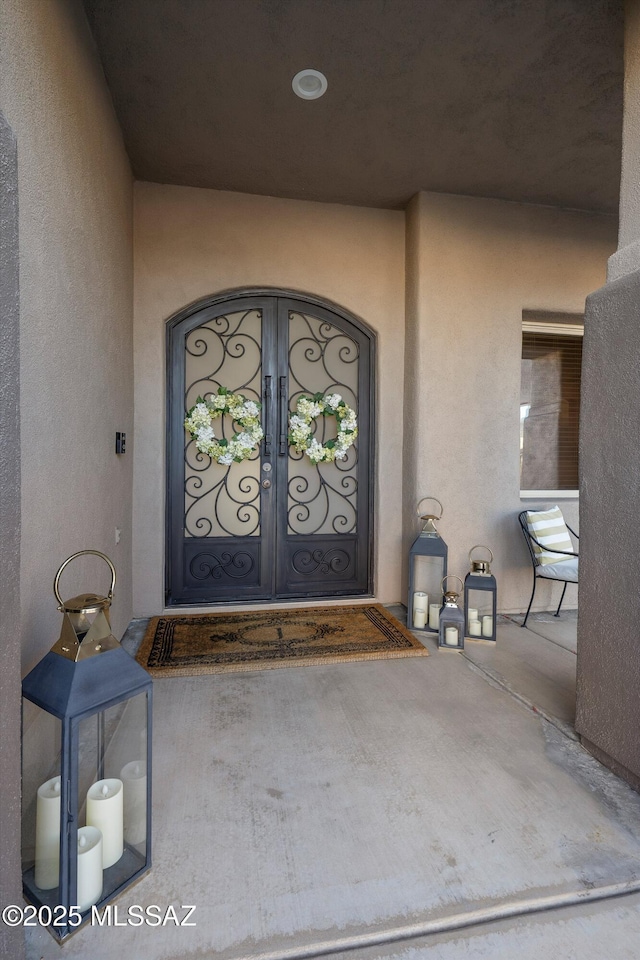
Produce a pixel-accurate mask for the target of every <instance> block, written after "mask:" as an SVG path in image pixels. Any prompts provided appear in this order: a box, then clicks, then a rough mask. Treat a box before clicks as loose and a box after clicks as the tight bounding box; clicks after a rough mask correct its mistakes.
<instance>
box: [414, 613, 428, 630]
mask: <svg viewBox="0 0 640 960" xmlns="http://www.w3.org/2000/svg"><path fill="white" fill-rule="evenodd" d="M426 622H427V611H426V610H414V611H413V625H414V627H416V628H417V629H418V630H422V629H423V628H424V626H425V625H426Z"/></svg>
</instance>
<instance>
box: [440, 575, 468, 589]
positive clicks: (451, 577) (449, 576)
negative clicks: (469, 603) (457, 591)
mask: <svg viewBox="0 0 640 960" xmlns="http://www.w3.org/2000/svg"><path fill="white" fill-rule="evenodd" d="M447 580H457V581H458V583H459V584H460V586H461V588H462V589H463V590H464V583H463V582H462V580H461V579H460V577H456V575H455V573H450V574H448V575H447V576H446V577H443V578H442V583H441V584H440V586H441V587H442V592H443V593H447V589H446V587H445V583H446V582H447Z"/></svg>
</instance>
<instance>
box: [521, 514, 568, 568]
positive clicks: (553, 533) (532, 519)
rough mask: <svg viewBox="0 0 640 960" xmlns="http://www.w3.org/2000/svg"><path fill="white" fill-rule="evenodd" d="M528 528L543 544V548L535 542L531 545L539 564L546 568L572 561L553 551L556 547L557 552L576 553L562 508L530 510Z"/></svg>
mask: <svg viewBox="0 0 640 960" xmlns="http://www.w3.org/2000/svg"><path fill="white" fill-rule="evenodd" d="M527 527H528V528H529V533H530V534H531V535H532V536H534V537H535V538H536V540H539V541H540V543H541V544H543V546H539V544H537V543H533V542H532V544H531V546H532V547H533V551H534V553H535V555H536V559H537V561H538V563H540V564H542V565H543V566H544V565H545V564H548V563H559V562H561V561H562V560H571V559H572V558H571V557H566V556H563V555H562V554H561V553H554V552H553V550H552V548H553V547H555V548H556V550H570V551H572V552H574V553H575V547H574V546H573V543H572V542H571V537H570V536H569V531H568V530H567V525H566V523H565V522H564V517H563V516H562V511H561V510H560V507H550V508H549V510H536V511H533V510H528V511H527Z"/></svg>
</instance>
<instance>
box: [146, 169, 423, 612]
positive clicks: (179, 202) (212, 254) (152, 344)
mask: <svg viewBox="0 0 640 960" xmlns="http://www.w3.org/2000/svg"><path fill="white" fill-rule="evenodd" d="M134 248H135V295H134V303H135V307H134V315H135V337H134V340H135V380H136V396H135V431H136V457H135V480H134V525H135V529H134V569H135V593H134V598H135V599H134V607H135V612H136V614H137V615H144V614H153V613H158V612H159V611H160V610H161V609H162V608H163V602H164V597H163V587H164V580H163V576H164V574H163V569H164V535H165V527H164V496H165V464H164V408H165V381H164V368H165V322H166V320H167V319H168V318H169V317H170V316H171V315H172V314H174V313H175V312H176V311H178V310H179V309H180V308H181V307H184V306H185V305H186V304H188V303H190V302H192V301H194V300H197V299H199V298H201V297H204V296H205V295H207V294H212V293H217V292H219V291H223V290H227V289H232V288H238V287H245V286H266V287H282V288H288V289H293V290H296V291H299V292H301V293H310V294H315V295H317V296H320V297H325V298H327V299H329V300H332V301H333V302H334V303H337V304H339V305H341V306H343V307H345V308H347V309H348V310H350V311H351V312H352V313H354V314H356V315H357V316H359V317H361V318H362V319H363V320H364V321H365V322H366V323H368V324H369V325H370V326H371V327H373V329H374V330H376V331H377V334H378V392H379V396H381V397H382V398H383V402H382V403H380V404H379V405H378V409H379V415H378V449H379V458H378V477H377V484H376V503H377V511H376V564H375V565H376V570H375V575H376V593H377V596H378V597H379V598H380V599H381V600H383V601H386V600H396V599H397V598H398V597H399V595H400V576H401V567H402V537H401V520H402V514H401V502H400V501H401V498H400V490H401V475H402V473H401V469H402V468H401V457H402V436H401V430H402V418H401V411H400V408H399V404H400V403H401V399H402V390H403V388H402V379H403V362H404V361H403V356H404V336H403V331H404V216H403V214H402V213H400V212H396V211H381V210H372V209H364V208H356V207H347V206H338V205H331V204H319V203H306V202H304V201H293V200H278V199H273V198H269V197H258V196H249V195H245V194H234V193H227V192H222V191H215V190H202V189H193V188H187V187H171V186H161V185H156V184H150V183H137V184H136V186H135V240H134Z"/></svg>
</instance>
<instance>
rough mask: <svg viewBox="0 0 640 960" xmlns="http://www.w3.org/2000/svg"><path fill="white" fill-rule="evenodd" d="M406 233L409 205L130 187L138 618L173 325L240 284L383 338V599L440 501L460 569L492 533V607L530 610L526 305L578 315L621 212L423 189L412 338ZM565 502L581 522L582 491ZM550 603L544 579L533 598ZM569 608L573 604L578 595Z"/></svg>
mask: <svg viewBox="0 0 640 960" xmlns="http://www.w3.org/2000/svg"><path fill="white" fill-rule="evenodd" d="M404 229H405V216H404V214H402V213H399V212H389V211H379V210H369V209H362V208H355V207H346V206H335V205H328V204H315V203H305V202H301V201H289V200H277V199H272V198H266V197H255V196H249V195H242V194H233V193H226V192H219V191H212V190H200V189H192V188H184V187H170V186H161V185H155V184H148V183H138V184H136V187H135V241H134V246H135V297H134V300H135V311H134V312H135V370H136V374H135V379H136V426H135V429H136V458H135V482H134V570H135V575H134V590H135V594H134V597H135V599H134V607H135V612H136V614H137V615H140V616H142V615H145V614H152V613H157V612H159V610H161V609H162V608H163V570H164V534H165V532H164V495H165V462H164V404H165V381H164V369H165V323H166V321H167V320H168V319H169V318H170V317H171V316H172V315H173V314H174V313H176V312H177V311H178V310H180V309H181V308H182V307H184V306H185V305H186V304H188V303H190V302H193V301H195V300H198V299H199V298H202V297H204V296H206V295H208V294H213V293H218V292H220V291H224V290H230V289H234V288H239V287H245V286H267V287H269V286H271V287H283V288H290V289H294V290H297V291H300V292H301V293H311V294H316V295H319V296H322V297H326V298H327V299H329V300H332V301H334V302H335V303H338V304H340V305H342V306H343V307H346V308H347V309H349V310H351V311H352V312H353V313H355V314H357V315H358V316H360V317H361V318H362V319H363V320H365V321H366V322H367V323H368V324H369V325H370V326H371V327H373V329H374V330H376V332H377V334H378V354H379V355H378V372H379V376H378V411H377V417H378V461H377V471H378V474H377V487H376V504H377V509H376V554H375V564H376V569H375V574H376V596H377V597H378V598H379V599H380V600H381V601H383V602H388V601H396V600H399V599H402V600H404V599H405V590H406V556H407V551H408V547H409V545H410V543H411V540H412V539H413V537H414V536H415V534H416V532H417V520H416V518H415V516H414V513H413V511H414V507H415V504H416V503H417V500H418V499H419V498H420V497H421V496H424V495H426V494H433V495H435V496H437V497H438V498H439V499H441V500H442V501H443V503H444V505H445V519H444V521H443V523H442V525H441V530H442V534H443V536H444V539H445V540H446V541H447V542H448V543H449V547H450V551H451V553H450V570H451V572H458V573H459V574H460V575H461V576H464V574H465V572H466V570H467V552H468V550H469V548H470V547H471V546H473V545H474V544H476V543H487V544H489V545H490V546H491V547H492V549H493V551H494V553H495V555H496V563H495V572H496V575H497V576H498V578H499V586H500V608H501V609H502V610H505V611H518V610H522V609H523V607H524V608H526V603H527V602H528V598H529V592H530V567H529V560H528V555H527V554H526V550H525V545H524V543H523V542H522V539H521V537H520V535H519V531H518V528H517V526H516V521H515V517H516V514H517V513H518V511H519V510H521V509H524V507H525V506H528V505H531V502H530V501H524V502H521V501H520V496H519V476H518V462H519V460H518V446H519V419H518V410H519V393H520V345H521V340H520V338H521V323H522V311H523V310H541V311H553V312H566V313H572V314H576V313H577V314H581V313H582V312H583V311H584V300H585V296H586V295H587V294H588V293H589V291H590V290H592V289H593V288H594V287H597V286H598V284H600V283H601V282H602V279H603V277H604V273H605V268H606V262H607V258H608V256H609V255H610V254H611V252H612V250H613V249H615V241H616V222H615V220H614V219H613V218H607V217H598V216H593V215H590V214H584V213H579V212H572V211H562V210H556V209H552V208H544V207H535V206H531V205H525V204H515V203H506V202H503V201H490V200H477V199H469V198H463V197H452V196H443V195H436V194H420V195H419V196H418V197H416V198H414V200H413V201H412V203H411V204H410V206H409V209H408V211H407V216H406V305H407V306H406V315H407V321H406V347H405V337H404V330H405V319H404V289H403V287H404V283H405V256H404V254H405V249H404V247H405V244H404V236H403V231H404ZM405 363H406V379H404V371H405ZM403 379H404V387H403ZM403 391H404V399H405V403H406V405H405V419H404V427H403V424H402V420H401V415H400V413H399V404H400V402H401V400H402V398H403ZM159 411H161V415H158V412H159ZM403 436H404V442H403ZM403 458H404V459H403ZM401 490H402V491H403V498H404V513H402V512H401V504H400V491H401ZM562 504H563V509H564V510H565V512H566V515H567V518H568V520H569V522H570V523H571V524H572V525H575V526H578V502H577V500H569V501H567V500H563V501H562ZM403 517H404V536H402V534H401V525H402V518H403ZM556 597H557V588H554V587H552V586H548V585H547V584H541V585H540V587H539V588H538V592H537V594H536V606H537V607H538V608H539V609H545V608H548V606H549V605H550V604H552V603H553V602H554V601H555V600H556ZM565 602H566V603H567V605H568V606H575V604H576V592H575V589H573V588H570V590H569V591H568V592H567V597H566V600H565Z"/></svg>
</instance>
